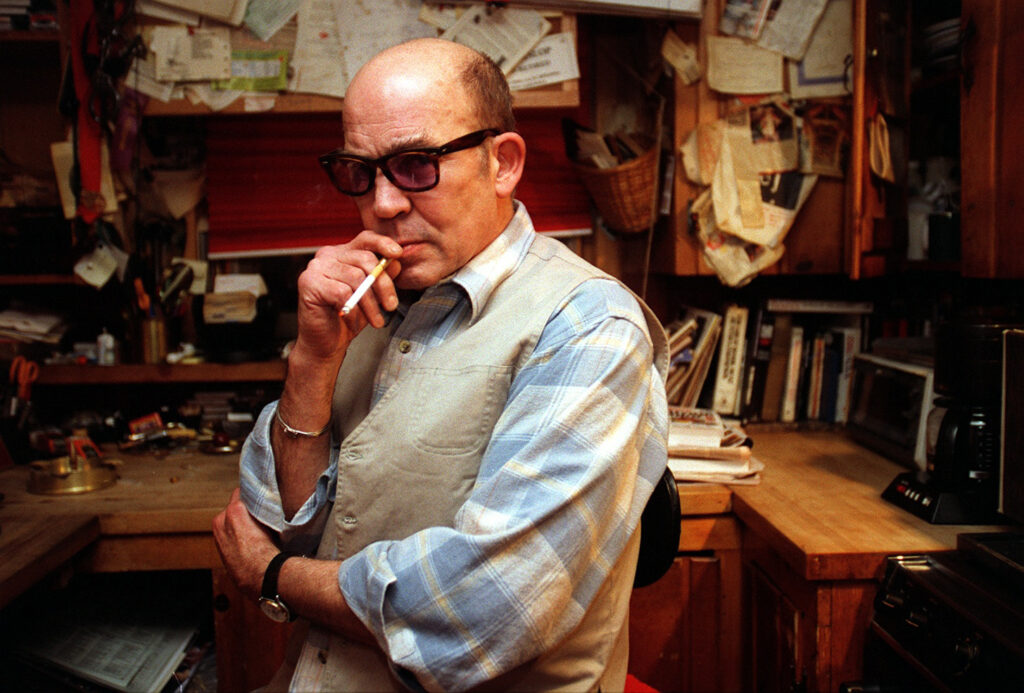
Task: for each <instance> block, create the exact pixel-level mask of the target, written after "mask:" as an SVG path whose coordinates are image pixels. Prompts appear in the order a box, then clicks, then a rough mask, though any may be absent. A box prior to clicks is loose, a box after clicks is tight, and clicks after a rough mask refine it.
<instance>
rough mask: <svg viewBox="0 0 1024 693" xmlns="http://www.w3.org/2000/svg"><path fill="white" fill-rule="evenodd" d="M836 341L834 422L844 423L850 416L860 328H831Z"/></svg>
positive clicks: (858, 351)
mask: <svg viewBox="0 0 1024 693" xmlns="http://www.w3.org/2000/svg"><path fill="white" fill-rule="evenodd" d="M832 333H833V338H834V339H835V341H836V342H837V344H836V351H837V352H838V357H839V364H838V370H839V372H838V375H837V378H836V396H835V400H836V401H835V416H834V418H833V419H832V420H833V421H835V422H836V423H840V424H845V423H846V422H847V420H848V419H849V417H850V394H851V390H852V384H853V357H854V356H855V355H857V354H859V353H860V341H861V328H860V327H836V328H834V329H833V330H832Z"/></svg>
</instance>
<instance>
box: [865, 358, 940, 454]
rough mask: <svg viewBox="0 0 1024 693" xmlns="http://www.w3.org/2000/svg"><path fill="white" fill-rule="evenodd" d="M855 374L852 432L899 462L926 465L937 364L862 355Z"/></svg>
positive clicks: (874, 448)
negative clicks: (934, 369)
mask: <svg viewBox="0 0 1024 693" xmlns="http://www.w3.org/2000/svg"><path fill="white" fill-rule="evenodd" d="M852 377H853V382H852V389H851V393H852V394H851V400H850V401H851V406H850V415H849V419H848V420H847V423H846V428H847V431H848V432H849V433H850V435H851V436H852V437H853V438H854V439H855V440H857V441H858V442H860V443H862V444H863V445H865V446H866V447H869V448H871V449H873V450H876V451H878V452H880V453H881V454H883V455H885V456H886V457H889V458H890V459H892V460H893V461H895V462H899V463H901V464H903V465H904V466H907V467H910V468H916V469H919V470H923V469H924V468H925V465H926V463H927V443H928V414H929V412H930V411H931V406H932V399H933V380H934V376H933V372H932V368H931V367H929V366H925V365H921V364H914V363H906V362H903V361H897V360H894V359H891V358H884V357H881V356H877V355H875V354H857V355H855V356H854V357H853V374H852Z"/></svg>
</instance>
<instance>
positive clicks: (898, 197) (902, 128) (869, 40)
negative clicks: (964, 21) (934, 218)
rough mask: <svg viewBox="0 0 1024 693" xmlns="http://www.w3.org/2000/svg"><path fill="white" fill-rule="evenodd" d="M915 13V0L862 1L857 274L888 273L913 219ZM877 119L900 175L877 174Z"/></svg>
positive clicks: (854, 177)
mask: <svg viewBox="0 0 1024 693" xmlns="http://www.w3.org/2000/svg"><path fill="white" fill-rule="evenodd" d="M909 18H910V15H909V6H908V4H907V0H855V2H854V17H853V29H854V48H853V51H854V56H853V71H852V74H853V109H852V111H853V113H852V122H853V130H852V133H851V138H850V139H851V148H850V167H849V170H848V172H847V181H848V189H849V195H850V206H849V210H850V212H849V214H850V216H849V219H848V227H849V237H850V243H851V247H850V265H849V274H850V276H851V277H853V278H854V279H859V278H861V277H870V276H877V275H880V274H883V273H884V272H885V271H886V269H887V267H886V262H887V258H888V257H889V256H891V255H892V254H893V251H894V250H895V249H896V246H898V243H897V239H896V236H897V231H896V229H897V227H898V226H899V225H900V222H899V220H901V219H905V217H906V192H905V182H906V161H907V149H906V145H907V132H906V129H907V114H908V103H909V81H908V79H909V77H908V76H909V60H910V52H909V46H910V44H909V42H908V33H907V32H908V26H909ZM876 122H877V123H879V124H880V123H882V122H884V123H885V124H886V132H887V134H888V138H889V145H890V151H891V152H893V155H892V156H891V161H892V168H893V173H894V174H895V175H894V176H893V177H894V179H895V180H894V181H887V180H884V179H882V178H880V177H879V176H877V175H875V174H874V173H873V172H872V167H871V155H870V149H871V137H870V132H871V129H872V124H873V123H876ZM877 130H878V131H881V128H877ZM903 225H904V227H905V223H904V224H903Z"/></svg>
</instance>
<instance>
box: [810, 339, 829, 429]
mask: <svg viewBox="0 0 1024 693" xmlns="http://www.w3.org/2000/svg"><path fill="white" fill-rule="evenodd" d="M810 347H811V357H810V358H811V363H810V372H809V374H808V379H807V410H806V411H807V418H808V419H810V420H812V421H814V420H817V419H818V418H820V417H821V389H822V388H821V385H822V378H823V376H824V368H825V335H823V334H815V335H814V337H813V339H812V340H811V342H810Z"/></svg>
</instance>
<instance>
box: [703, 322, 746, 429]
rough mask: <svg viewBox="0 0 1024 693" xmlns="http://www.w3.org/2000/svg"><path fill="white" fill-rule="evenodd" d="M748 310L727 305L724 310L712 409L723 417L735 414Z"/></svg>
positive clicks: (739, 390) (737, 403)
mask: <svg viewBox="0 0 1024 693" xmlns="http://www.w3.org/2000/svg"><path fill="white" fill-rule="evenodd" d="M748 315H749V311H748V309H747V308H746V307H745V306H738V305H731V306H729V307H728V308H726V310H725V319H724V322H723V325H722V337H721V340H720V346H719V351H718V368H717V370H716V372H715V388H714V391H713V395H712V400H711V401H712V407H711V408H712V409H714V410H715V411H717V412H718V413H719V414H725V415H727V416H731V415H735V414H738V413H739V410H738V407H739V397H740V392H741V389H742V387H741V382H742V372H743V354H744V345H745V339H746V333H747V317H748Z"/></svg>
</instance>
